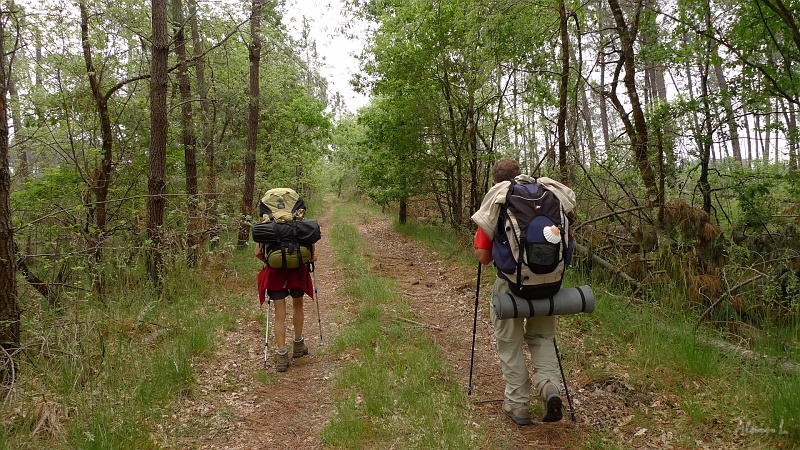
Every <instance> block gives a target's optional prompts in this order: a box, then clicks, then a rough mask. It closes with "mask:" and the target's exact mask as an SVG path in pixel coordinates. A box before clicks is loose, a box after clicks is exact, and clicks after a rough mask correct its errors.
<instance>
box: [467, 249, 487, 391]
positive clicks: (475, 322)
mask: <svg viewBox="0 0 800 450" xmlns="http://www.w3.org/2000/svg"><path fill="white" fill-rule="evenodd" d="M482 267H483V264H481V263H480V261H479V262H478V281H477V283H476V286H475V318H474V319H472V354H471V355H470V357H469V387H468V388H467V395H472V365H473V363H474V362H475V334H476V333H477V331H478V299H479V298H480V292H481V268H482Z"/></svg>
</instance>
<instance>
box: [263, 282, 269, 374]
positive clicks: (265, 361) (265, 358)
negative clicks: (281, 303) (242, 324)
mask: <svg viewBox="0 0 800 450" xmlns="http://www.w3.org/2000/svg"><path fill="white" fill-rule="evenodd" d="M269 306H270V300H269V296H267V331H265V332H264V366H265V367H266V365H267V348H268V347H269Z"/></svg>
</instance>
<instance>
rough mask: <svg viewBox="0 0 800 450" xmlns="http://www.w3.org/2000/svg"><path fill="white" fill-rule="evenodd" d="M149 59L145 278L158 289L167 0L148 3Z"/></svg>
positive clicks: (161, 263) (164, 157)
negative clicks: (150, 53) (148, 160)
mask: <svg viewBox="0 0 800 450" xmlns="http://www.w3.org/2000/svg"><path fill="white" fill-rule="evenodd" d="M152 30H153V31H152V33H153V37H152V42H153V56H152V60H151V63H150V74H151V76H150V175H149V177H148V180H147V193H148V197H147V239H148V241H149V248H148V249H147V257H146V268H147V277H148V279H149V280H150V281H151V282H152V283H153V284H155V285H157V286H161V284H162V281H163V276H164V274H163V269H164V267H163V266H164V254H163V252H164V249H163V244H162V236H161V227H162V226H163V225H164V206H165V205H164V204H165V198H164V190H165V186H166V182H165V180H166V165H167V126H168V125H167V82H168V79H167V59H168V57H169V36H167V0H152Z"/></svg>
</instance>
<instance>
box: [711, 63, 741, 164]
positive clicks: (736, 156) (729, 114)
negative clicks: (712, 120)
mask: <svg viewBox="0 0 800 450" xmlns="http://www.w3.org/2000/svg"><path fill="white" fill-rule="evenodd" d="M714 75H715V76H716V78H717V84H718V85H719V90H720V93H721V94H722V104H723V105H724V107H725V121H726V122H727V123H728V133H729V134H730V138H731V149H733V160H734V161H736V163H737V164H739V165H741V164H742V149H741V147H740V145H739V126H738V125H737V124H736V119H735V116H734V113H733V105H732V104H731V97H730V93H729V92H728V81H727V80H726V79H725V72H724V71H723V70H722V64H721V63H719V62H717V63H715V64H714Z"/></svg>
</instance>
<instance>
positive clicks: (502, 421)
mask: <svg viewBox="0 0 800 450" xmlns="http://www.w3.org/2000/svg"><path fill="white" fill-rule="evenodd" d="M357 226H358V229H359V232H360V234H361V236H362V237H363V240H364V242H366V243H368V244H369V252H370V257H371V259H372V266H373V267H372V269H373V271H375V272H376V273H378V274H380V275H381V276H384V277H387V278H393V279H395V280H396V281H397V284H398V286H399V287H400V289H401V293H402V295H403V297H405V298H406V299H407V301H408V302H409V303H410V304H411V305H412V308H411V309H412V311H414V313H415V315H416V319H415V320H414V322H418V323H417V326H419V328H420V332H424V333H428V334H429V336H430V338H431V339H433V340H434V342H436V343H437V344H438V345H439V346H441V348H442V353H443V355H444V356H445V358H446V359H447V362H448V364H449V365H450V367H451V369H452V372H453V374H454V376H456V377H457V378H458V379H459V381H462V380H463V383H462V384H463V386H464V390H465V391H466V390H467V388H468V385H469V368H470V355H471V349H472V332H473V320H474V317H475V288H476V280H477V261H476V266H475V270H473V271H469V270H465V269H464V268H463V267H462V266H460V265H459V264H457V263H455V262H453V261H448V260H446V259H444V258H442V257H440V256H438V255H437V254H435V253H434V252H433V251H431V250H428V249H427V248H425V247H424V246H422V245H420V244H419V243H417V242H415V241H414V240H413V239H411V238H408V237H405V236H402V235H400V234H399V233H397V232H396V231H395V230H394V229H393V228H392V226H391V224H390V223H389V220H387V219H386V218H384V217H372V218H370V220H369V221H368V222H367V221H364V223H360V224H358V225H357ZM378 236H380V238H378ZM482 272H483V276H482V277H481V278H482V282H481V287H480V302H479V306H478V323H477V332H476V342H475V357H474V368H473V382H472V385H473V393H472V395H471V396H470V403H469V405H470V410H469V411H468V413H467V414H468V417H469V420H470V422H471V424H472V426H474V427H479V428H481V429H483V431H484V432H486V434H487V435H488V436H489V437H490V438H491V439H495V440H496V442H497V444H498V445H501V446H498V447H492V448H506V449H523V448H569V447H572V446H574V445H576V442H575V437H574V435H573V436H571V437H568V433H569V430H570V429H574V428H575V427H577V426H578V425H576V424H573V423H571V422H569V421H568V420H566V418H565V420H562V421H561V422H557V423H546V424H545V423H535V424H534V425H533V426H526V427H520V426H517V425H515V424H513V423H512V422H511V421H510V420H509V419H508V418H507V417H506V416H505V415H504V414H503V413H502V411H501V408H500V407H501V404H502V399H503V395H504V394H503V391H504V387H505V382H504V381H503V376H502V372H501V370H500V363H499V360H498V358H497V352H496V350H495V341H494V335H493V328H492V325H491V322H490V321H489V309H488V308H489V302H488V298H489V292H490V291H491V283H493V281H494V274H495V272H494V269H492V268H489V269H486V268H484V270H483V271H482ZM458 413H459V414H460V413H461V412H458ZM495 437H496V438H495Z"/></svg>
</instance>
